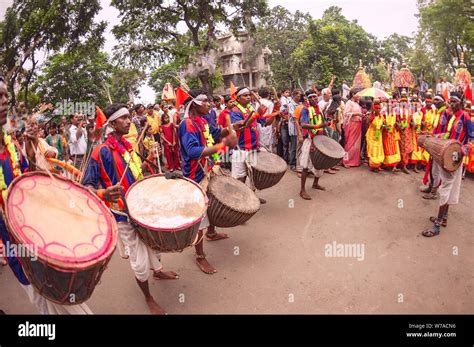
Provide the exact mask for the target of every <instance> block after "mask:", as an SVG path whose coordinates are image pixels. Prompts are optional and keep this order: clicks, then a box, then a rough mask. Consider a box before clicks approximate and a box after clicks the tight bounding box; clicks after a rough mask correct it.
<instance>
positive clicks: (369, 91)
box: [357, 87, 390, 99]
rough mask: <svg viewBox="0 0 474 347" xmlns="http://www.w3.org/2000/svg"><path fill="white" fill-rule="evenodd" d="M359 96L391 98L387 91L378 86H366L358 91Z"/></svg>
mask: <svg viewBox="0 0 474 347" xmlns="http://www.w3.org/2000/svg"><path fill="white" fill-rule="evenodd" d="M357 95H359V96H370V97H371V98H374V99H377V98H378V99H389V97H390V96H389V95H388V94H387V93H385V92H384V91H383V90H382V89H378V88H374V87H372V88H365V89H363V90H361V91H360V92H358V93H357Z"/></svg>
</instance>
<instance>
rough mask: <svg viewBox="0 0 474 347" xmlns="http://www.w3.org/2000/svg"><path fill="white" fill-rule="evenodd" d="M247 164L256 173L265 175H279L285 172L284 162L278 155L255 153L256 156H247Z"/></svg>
mask: <svg viewBox="0 0 474 347" xmlns="http://www.w3.org/2000/svg"><path fill="white" fill-rule="evenodd" d="M249 162H250V165H251V166H252V167H254V168H255V169H257V170H258V171H263V172H267V173H281V172H285V171H286V168H287V166H286V162H285V161H284V160H283V159H282V158H280V157H279V156H278V155H276V154H273V153H269V152H263V151H262V152H257V153H256V155H253V156H250V155H249Z"/></svg>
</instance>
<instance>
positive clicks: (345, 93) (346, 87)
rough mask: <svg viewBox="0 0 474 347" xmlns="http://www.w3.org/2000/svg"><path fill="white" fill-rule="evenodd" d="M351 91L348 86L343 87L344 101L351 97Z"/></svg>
mask: <svg viewBox="0 0 474 347" xmlns="http://www.w3.org/2000/svg"><path fill="white" fill-rule="evenodd" d="M350 91H351V88H349V86H348V85H347V84H345V83H344V84H343V85H342V97H343V98H344V99H347V98H348V97H349V92H350Z"/></svg>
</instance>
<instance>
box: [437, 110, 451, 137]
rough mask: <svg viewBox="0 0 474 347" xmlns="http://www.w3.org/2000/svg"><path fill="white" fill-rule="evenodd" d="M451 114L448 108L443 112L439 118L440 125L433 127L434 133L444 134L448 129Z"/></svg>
mask: <svg viewBox="0 0 474 347" xmlns="http://www.w3.org/2000/svg"><path fill="white" fill-rule="evenodd" d="M450 116H451V115H450V114H449V113H448V111H447V110H444V111H442V112H441V115H440V116H439V120H438V126H437V127H436V128H435V129H433V134H444V133H445V132H447V131H448V123H449V119H450V118H451V117H450Z"/></svg>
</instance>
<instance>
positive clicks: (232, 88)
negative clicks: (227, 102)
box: [230, 81, 237, 100]
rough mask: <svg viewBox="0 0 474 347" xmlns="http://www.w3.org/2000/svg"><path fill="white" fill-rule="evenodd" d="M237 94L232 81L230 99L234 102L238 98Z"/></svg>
mask: <svg viewBox="0 0 474 347" xmlns="http://www.w3.org/2000/svg"><path fill="white" fill-rule="evenodd" d="M235 94H237V88H235V85H234V82H232V81H230V97H231V98H232V100H236V99H237V96H236V95H235Z"/></svg>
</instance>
